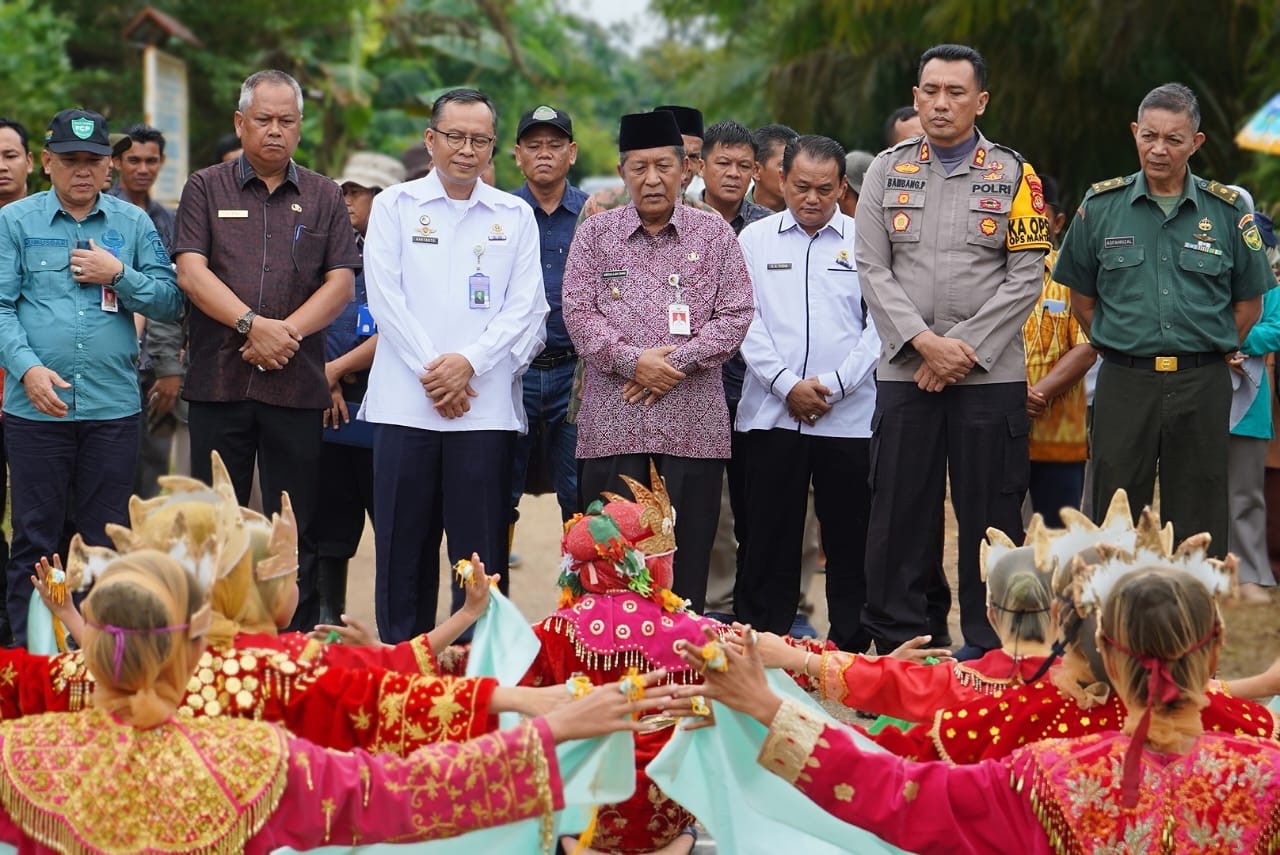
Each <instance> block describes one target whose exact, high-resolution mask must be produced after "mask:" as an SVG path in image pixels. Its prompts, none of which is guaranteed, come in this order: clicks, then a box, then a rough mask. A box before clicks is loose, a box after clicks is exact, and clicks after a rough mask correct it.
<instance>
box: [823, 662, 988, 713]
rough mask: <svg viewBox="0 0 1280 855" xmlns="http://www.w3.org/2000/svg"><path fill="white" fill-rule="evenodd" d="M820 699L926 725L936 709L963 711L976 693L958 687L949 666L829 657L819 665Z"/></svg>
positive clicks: (958, 683) (952, 669) (967, 688)
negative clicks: (959, 708)
mask: <svg viewBox="0 0 1280 855" xmlns="http://www.w3.org/2000/svg"><path fill="white" fill-rule="evenodd" d="M822 695H823V696H824V697H826V698H828V699H830V700H833V701H836V702H837V703H840V704H844V705H845V706H847V707H852V708H853V709H859V710H865V711H866V712H873V713H876V714H878V715H888V716H893V717H894V718H900V719H905V720H906V721H928V720H930V719H932V718H933V714H934V713H935V712H937V711H938V710H940V709H949V708H950V707H958V706H961V705H963V704H965V703H968V702H969V701H971V700H973V699H974V698H976V697H977V696H978V693H977V692H976V691H974V690H973V689H971V688H969V687H968V686H965V685H963V684H961V683H960V680H959V679H958V678H957V677H956V674H955V669H954V668H951V667H949V666H947V665H917V664H916V663H914V662H907V661H906V660H903V659H893V658H890V657H888V656H881V657H879V658H876V659H868V658H866V657H865V656H857V655H855V654H852V653H843V652H833V653H828V654H826V655H825V656H824V657H823V660H822Z"/></svg>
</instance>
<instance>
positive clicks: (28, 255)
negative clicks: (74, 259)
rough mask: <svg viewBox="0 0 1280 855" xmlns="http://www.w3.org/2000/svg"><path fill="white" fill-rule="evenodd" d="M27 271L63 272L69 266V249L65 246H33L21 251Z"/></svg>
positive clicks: (35, 272)
mask: <svg viewBox="0 0 1280 855" xmlns="http://www.w3.org/2000/svg"><path fill="white" fill-rule="evenodd" d="M22 264H23V267H24V268H25V269H26V271H27V273H34V274H39V273H59V274H61V273H63V272H64V271H65V270H66V269H67V268H68V267H70V266H71V249H70V248H69V247H65V246H33V247H28V248H27V249H25V250H23V252H22Z"/></svg>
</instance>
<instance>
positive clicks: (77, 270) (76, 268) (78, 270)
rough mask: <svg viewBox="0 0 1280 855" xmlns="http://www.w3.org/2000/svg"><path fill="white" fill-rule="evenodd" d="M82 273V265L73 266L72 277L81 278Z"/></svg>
mask: <svg viewBox="0 0 1280 855" xmlns="http://www.w3.org/2000/svg"><path fill="white" fill-rule="evenodd" d="M81 273H84V268H83V267H81V266H80V265H78V264H73V265H71V275H72V276H79V275H80V274H81Z"/></svg>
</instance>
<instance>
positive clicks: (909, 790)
mask: <svg viewBox="0 0 1280 855" xmlns="http://www.w3.org/2000/svg"><path fill="white" fill-rule="evenodd" d="M918 795H920V785H919V784H917V783H916V782H915V781H907V783H906V784H904V785H903V787H902V798H903V799H904V800H906V801H909V802H914V801H915V800H916V796H918Z"/></svg>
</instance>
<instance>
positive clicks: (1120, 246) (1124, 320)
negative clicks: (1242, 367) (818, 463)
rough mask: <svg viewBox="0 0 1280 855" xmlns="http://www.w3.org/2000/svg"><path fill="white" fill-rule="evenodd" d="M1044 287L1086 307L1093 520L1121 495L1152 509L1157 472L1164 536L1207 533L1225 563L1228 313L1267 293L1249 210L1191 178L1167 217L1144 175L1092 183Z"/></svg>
mask: <svg viewBox="0 0 1280 855" xmlns="http://www.w3.org/2000/svg"><path fill="white" fill-rule="evenodd" d="M1166 201H1168V200H1166ZM1053 278H1054V279H1055V280H1057V281H1058V282H1061V283H1063V284H1064V285H1066V286H1067V287H1069V288H1071V290H1073V291H1075V292H1076V293H1078V294H1080V295H1082V296H1084V297H1089V298H1092V299H1094V300H1095V301H1096V303H1095V306H1094V314H1093V323H1092V327H1091V329H1090V333H1089V335H1090V339H1091V340H1092V342H1093V344H1094V346H1096V347H1098V348H1099V349H1101V350H1102V351H1103V355H1104V363H1103V366H1102V369H1101V371H1100V373H1099V376H1098V385H1097V391H1096V393H1095V396H1094V407H1093V409H1094V416H1093V428H1092V437H1091V439H1092V455H1093V457H1094V460H1095V464H1096V470H1095V472H1096V477H1095V479H1094V482H1093V497H1092V498H1093V508H1094V513H1095V515H1098V514H1101V513H1104V512H1105V511H1106V508H1107V506H1108V504H1109V503H1110V499H1111V495H1112V494H1113V493H1114V491H1115V490H1116V489H1118V488H1121V487H1123V488H1125V489H1126V490H1127V491H1128V493H1129V500H1130V504H1131V505H1132V507H1134V508H1135V509H1138V508H1141V507H1143V506H1144V505H1147V504H1150V503H1151V500H1152V496H1153V492H1154V484H1155V476H1156V468H1157V463H1158V464H1159V471H1160V484H1161V495H1160V504H1161V512H1162V516H1163V517H1164V519H1166V520H1171V521H1172V522H1173V525H1174V536H1175V537H1176V538H1178V539H1181V538H1183V537H1186V536H1188V535H1191V534H1195V533H1196V532H1200V531H1208V532H1209V533H1210V534H1211V535H1212V537H1213V546H1212V550H1213V552H1214V553H1216V554H1218V555H1222V554H1224V553H1225V551H1226V545H1227V445H1228V440H1227V436H1228V432H1227V421H1228V415H1229V412H1230V406H1231V404H1230V401H1231V378H1230V371H1229V369H1228V368H1227V365H1226V362H1225V359H1224V355H1225V354H1228V353H1232V352H1234V351H1235V350H1236V348H1237V347H1238V346H1239V334H1238V332H1237V330H1236V324H1235V315H1234V304H1235V303H1239V302H1244V301H1248V300H1252V299H1254V298H1257V297H1260V296H1261V295H1262V294H1263V293H1264V292H1265V291H1266V290H1267V289H1268V288H1270V287H1271V286H1272V285H1274V284H1275V277H1274V276H1273V275H1272V274H1271V270H1270V267H1269V265H1268V264H1267V260H1266V257H1265V255H1264V253H1263V252H1262V239H1261V237H1260V236H1259V234H1258V228H1257V226H1256V225H1255V224H1254V222H1253V213H1252V212H1251V211H1249V210H1248V208H1247V207H1246V205H1245V203H1244V202H1243V201H1242V200H1241V199H1240V198H1239V194H1238V193H1237V192H1236V191H1234V190H1232V189H1230V188H1229V187H1224V186H1223V185H1221V184H1218V183H1217V182H1211V181H1207V180H1205V179H1203V178H1197V177H1196V176H1195V175H1192V174H1191V173H1190V172H1189V171H1188V173H1187V178H1186V181H1185V183H1184V185H1183V192H1182V195H1181V196H1180V197H1178V198H1177V199H1176V201H1175V204H1174V206H1173V208H1172V210H1171V211H1170V213H1168V214H1166V213H1165V212H1164V210H1163V209H1162V208H1161V207H1160V204H1159V202H1158V201H1157V197H1155V196H1154V195H1153V194H1152V193H1151V191H1150V189H1149V188H1148V186H1147V181H1146V177H1145V176H1144V175H1143V174H1142V173H1141V172H1139V173H1135V174H1134V175H1129V176H1125V177H1123V178H1112V179H1110V180H1108V181H1101V182H1099V183H1097V184H1094V185H1093V187H1092V188H1090V190H1089V192H1088V193H1087V194H1086V195H1085V199H1084V202H1083V203H1082V204H1081V206H1080V209H1079V210H1078V211H1077V212H1076V217H1075V219H1074V220H1073V221H1072V224H1071V228H1070V229H1069V230H1068V231H1067V236H1066V238H1065V240H1064V241H1063V244H1062V251H1061V253H1060V254H1059V256H1058V264H1057V267H1056V268H1055V269H1054V273H1053ZM1246 382H1247V381H1246Z"/></svg>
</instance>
